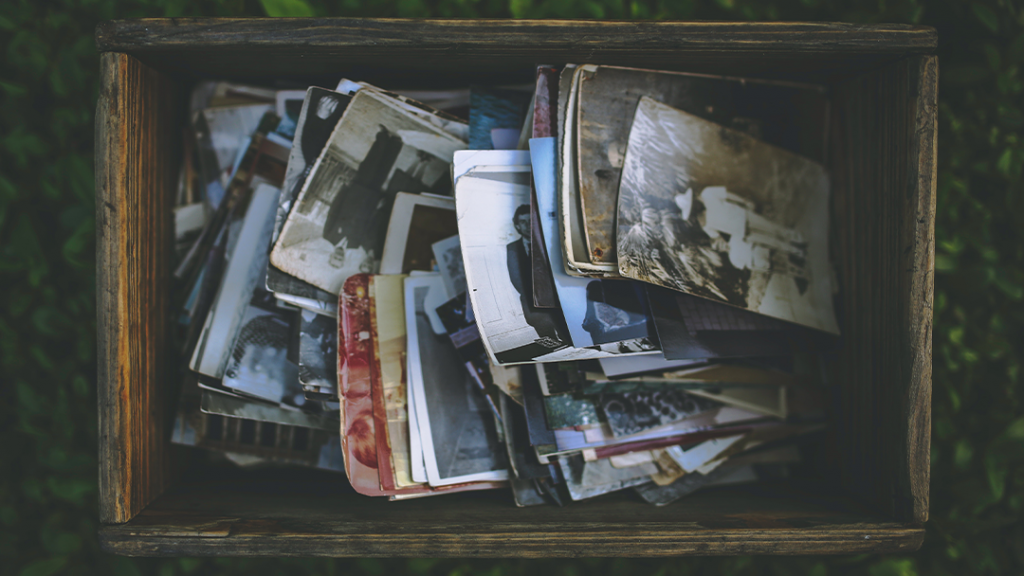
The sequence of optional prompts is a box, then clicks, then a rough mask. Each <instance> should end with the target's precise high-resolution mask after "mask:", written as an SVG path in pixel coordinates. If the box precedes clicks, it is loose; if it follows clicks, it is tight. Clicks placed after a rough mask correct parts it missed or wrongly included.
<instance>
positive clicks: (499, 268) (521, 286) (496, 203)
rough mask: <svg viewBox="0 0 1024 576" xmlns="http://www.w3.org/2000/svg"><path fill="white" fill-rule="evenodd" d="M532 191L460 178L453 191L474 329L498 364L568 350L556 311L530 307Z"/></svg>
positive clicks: (497, 183)
mask: <svg viewBox="0 0 1024 576" xmlns="http://www.w3.org/2000/svg"><path fill="white" fill-rule="evenodd" d="M529 202H530V188H529V187H528V186H522V185H517V184H509V183H504V182H497V181H493V180H483V179H478V178H472V177H469V176H463V177H462V178H459V180H458V186H457V187H456V207H457V211H458V219H459V238H460V240H461V241H462V255H463V261H464V263H465V266H466V281H467V284H468V286H469V292H470V295H471V298H472V301H473V311H474V314H475V315H476V317H477V324H478V326H479V327H480V331H481V333H482V336H483V338H484V341H485V345H486V346H487V347H488V350H489V352H490V353H491V354H492V355H493V356H494V360H495V361H496V363H498V364H515V363H523V362H530V361H532V360H534V359H537V358H542V357H544V356H549V355H550V354H551V353H552V352H556V351H561V350H564V349H567V348H569V342H571V341H570V340H569V339H568V337H567V336H565V335H564V334H567V332H566V330H565V327H564V324H562V323H563V322H564V320H563V319H562V317H561V314H560V312H559V311H558V310H557V309H544V308H537V307H536V306H534V303H533V276H532V274H533V262H532V259H531V258H530V238H531V234H530V204H529Z"/></svg>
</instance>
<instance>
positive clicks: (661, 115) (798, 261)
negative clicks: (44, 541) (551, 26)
mask: <svg viewBox="0 0 1024 576" xmlns="http://www.w3.org/2000/svg"><path fill="white" fill-rule="evenodd" d="M531 72H532V74H527V76H526V77H527V79H531V78H530V76H531V75H532V80H533V81H532V82H528V83H524V84H510V85H506V86H468V87H454V88H452V89H445V90H417V91H402V90H398V91H389V90H385V89H382V88H379V87H377V86H374V85H371V84H368V83H364V82H359V81H353V80H348V79H343V80H341V81H340V82H339V83H338V84H337V85H336V86H331V87H308V88H306V89H304V90H303V89H301V87H300V89H298V90H293V89H287V90H280V89H269V88H259V87H252V86H244V85H238V84H231V83H226V82H207V83H202V84H200V85H198V86H197V87H196V89H195V90H194V92H193V95H192V102H191V106H192V108H191V111H190V118H189V120H190V122H189V125H188V126H186V127H185V129H184V137H183V142H184V150H183V159H184V160H183V166H182V170H181V177H180V179H179V185H178V198H177V207H176V208H175V224H176V245H175V249H176V251H177V268H176V269H175V270H174V273H173V280H174V282H175V288H176V290H175V292H174V294H175V301H174V302H173V305H174V306H175V310H176V314H178V316H177V320H178V322H177V336H178V342H179V343H180V347H181V351H182V354H183V357H184V361H185V363H186V364H187V366H188V367H189V368H190V370H188V371H187V374H186V375H185V378H184V384H183V387H182V393H181V399H180V401H179V407H178V415H177V418H176V421H175V425H174V429H173V432H172V435H173V436H172V439H173V441H174V442H176V443H179V444H185V445H190V446H196V447H200V448H206V449H208V450H211V451H215V452H217V453H219V454H220V455H222V456H223V457H224V458H227V459H229V460H231V461H233V462H234V463H235V464H238V465H240V466H247V467H252V466H268V465H275V464H278V465H280V464H286V465H305V466H311V467H316V468H321V469H327V470H335V471H338V472H342V471H343V472H344V474H345V475H346V476H347V480H348V483H349V484H350V485H351V488H352V489H354V490H355V491H356V492H358V493H360V494H363V495H366V496H379V497H388V498H390V499H391V500H403V499H409V498H419V497H425V496H433V495H442V494H448V493H454V492H465V491H476V490H493V489H504V490H510V492H511V495H512V498H511V499H510V501H514V503H515V504H516V505H518V506H533V505H543V504H551V505H557V506H564V505H568V504H569V503H571V502H572V501H576V500H586V499H591V498H595V497H598V496H602V495H605V494H610V493H621V492H623V491H625V492H626V494H627V496H628V497H630V498H634V499H638V500H641V501H645V502H648V503H651V504H655V505H665V504H669V503H671V502H674V501H676V500H678V499H680V498H682V497H684V496H687V495H689V494H691V493H693V492H695V491H697V490H699V489H701V488H705V487H710V486H719V485H724V484H735V483H750V482H758V481H764V480H775V479H778V478H785V477H786V476H787V475H789V474H790V473H791V471H792V470H795V469H796V468H794V466H799V465H800V464H801V461H802V460H805V458H806V455H807V454H808V453H809V452H808V450H807V446H808V445H813V443H814V438H815V436H816V435H819V434H821V433H822V431H824V430H825V429H826V427H827V421H826V411H825V403H824V397H825V394H824V392H825V391H826V390H827V387H826V385H827V382H826V379H827V372H826V370H825V369H824V358H826V357H827V356H829V355H831V354H834V353H835V351H836V350H837V348H838V346H839V328H838V324H837V320H836V314H835V311H834V309H833V302H834V298H835V296H836V293H837V291H838V286H837V281H836V278H835V275H834V273H833V268H832V264H831V263H830V260H829V200H830V195H829V178H828V174H827V172H826V170H825V169H824V167H823V165H822V163H823V162H824V160H825V154H826V147H825V144H826V141H827V127H828V121H827V118H828V98H827V93H826V92H825V90H824V89H823V88H821V87H819V86H814V85H804V84H795V83H782V82H768V81H761V80H755V79H749V78H729V77H721V76H708V75H695V74H687V73H680V72H672V71H656V70H641V69H633V68H622V67H615V66H601V65H589V64H588V65H581V66H576V65H572V64H567V65H565V66H559V67H555V66H547V65H541V66H537V67H536V69H535V70H533V71H531ZM695 497H696V496H695Z"/></svg>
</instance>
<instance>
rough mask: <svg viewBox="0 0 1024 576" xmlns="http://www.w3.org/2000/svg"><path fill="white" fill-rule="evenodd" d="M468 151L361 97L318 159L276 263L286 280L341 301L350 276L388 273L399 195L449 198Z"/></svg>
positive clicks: (379, 100)
mask: <svg viewBox="0 0 1024 576" xmlns="http://www.w3.org/2000/svg"><path fill="white" fill-rule="evenodd" d="M464 148H465V143H464V142H463V141H461V140H459V139H457V138H455V137H453V136H451V135H449V134H448V133H446V132H444V131H442V130H440V129H438V128H436V127H435V126H433V125H431V124H430V123H428V122H426V121H424V120H422V119H420V118H417V117H415V116H413V115H412V114H411V113H409V112H408V111H406V110H404V109H402V108H401V107H398V106H396V105H395V104H394V103H393V101H392V99H390V98H389V97H387V96H384V95H381V94H378V93H375V92H373V91H368V90H361V91H359V92H357V93H356V94H355V95H354V96H353V97H352V99H351V101H350V102H349V105H348V107H347V108H346V110H345V113H344V114H343V115H342V117H341V119H340V120H339V121H338V125H337V126H336V127H335V129H334V130H333V131H332V132H331V135H330V138H329V142H328V143H327V145H326V146H325V149H324V150H323V152H322V153H321V154H320V156H319V157H318V158H317V160H316V163H315V164H314V166H313V168H312V170H311V172H310V175H309V178H308V179H307V181H306V183H305V185H304V186H303V188H302V191H301V192H300V193H299V197H298V198H297V199H296V201H295V207H294V209H293V210H292V211H291V213H290V214H289V215H288V218H287V220H286V222H285V224H284V227H283V228H282V230H281V235H280V238H278V240H277V242H276V243H275V245H274V249H273V251H272V252H271V255H270V260H271V262H272V263H273V264H274V266H275V267H277V268H278V269H280V270H281V271H283V272H287V273H288V274H291V275H293V276H296V277H298V278H301V279H302V280H305V281H306V282H309V283H311V284H313V285H315V286H317V287H319V288H321V289H323V290H325V291H327V292H330V293H334V294H336V293H338V292H340V291H341V287H342V285H343V284H344V282H345V279H347V278H348V277H349V276H351V275H353V274H358V273H367V272H368V273H372V272H375V271H376V270H377V269H378V267H379V266H380V260H381V257H382V252H383V249H384V243H385V242H384V241H385V238H386V236H387V226H388V221H389V219H390V216H391V209H392V206H393V205H394V200H395V196H396V195H397V194H398V193H399V192H408V193H412V194H418V193H421V192H426V191H431V192H441V193H444V192H447V191H450V189H451V178H450V176H448V175H447V173H448V172H449V169H448V167H449V163H450V162H451V159H452V156H453V155H454V153H455V151H456V150H462V149H464Z"/></svg>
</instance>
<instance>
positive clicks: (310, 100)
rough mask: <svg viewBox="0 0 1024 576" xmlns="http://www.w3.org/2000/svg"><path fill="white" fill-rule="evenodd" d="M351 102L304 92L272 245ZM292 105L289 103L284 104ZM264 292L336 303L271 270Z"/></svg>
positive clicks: (320, 91) (346, 98) (323, 93)
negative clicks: (266, 290) (304, 95)
mask: <svg viewBox="0 0 1024 576" xmlns="http://www.w3.org/2000/svg"><path fill="white" fill-rule="evenodd" d="M350 100H351V98H350V97H349V96H347V95H345V94H341V93H338V92H332V91H331V90H325V89H323V88H315V87H314V88H310V89H309V90H307V91H306V97H305V100H303V101H302V108H301V110H300V111H299V114H298V119H297V122H296V127H295V135H294V139H293V141H292V149H291V153H290V154H289V156H288V169H287V171H286V172H285V175H284V185H283V186H282V188H281V198H280V202H279V204H278V207H277V216H276V217H275V219H274V236H273V239H272V240H271V242H272V243H276V242H277V239H278V237H279V236H280V235H281V229H282V228H283V227H284V223H285V221H286V220H287V219H288V214H289V213H291V210H292V206H293V205H294V203H295V199H296V198H297V197H298V196H299V192H300V191H301V190H302V186H303V185H304V184H305V183H306V179H307V178H308V177H309V173H310V171H312V169H313V164H314V163H315V162H316V159H317V158H318V157H319V156H320V153H321V152H323V149H324V146H326V145H327V140H328V139H329V138H330V136H331V132H332V131H333V130H334V127H335V126H336V125H337V124H338V120H340V119H341V116H342V114H344V112H345V108H346V107H347V106H348V103H349V101H350ZM292 102H293V101H290V100H289V101H288V102H286V104H290V103H292ZM283 121H284V120H283V119H282V122H283ZM271 248H273V245H271ZM267 289H268V290H271V291H273V292H278V293H282V294H290V295H293V296H298V297H302V298H309V299H313V300H317V301H322V302H333V303H335V304H336V303H337V298H336V296H335V295H333V294H330V293H328V292H325V291H323V290H320V289H318V288H317V287H315V286H313V285H312V284H309V283H308V282H304V281H302V280H299V279H298V278H296V277H294V276H291V275H288V274H285V273H283V272H281V271H280V270H277V269H276V268H274V267H270V268H269V269H268V270H267Z"/></svg>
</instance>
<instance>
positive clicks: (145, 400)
mask: <svg viewBox="0 0 1024 576" xmlns="http://www.w3.org/2000/svg"><path fill="white" fill-rule="evenodd" d="M96 39H97V44H98V46H99V50H100V52H101V56H100V60H101V64H100V65H101V84H100V94H99V102H98V104H97V114H96V199H97V201H96V210H97V222H98V224H97V231H98V251H97V252H98V258H97V280H98V290H97V292H98V320H99V321H98V335H97V336H98V340H99V364H100V368H99V419H100V447H99V454H100V458H99V460H100V518H101V520H102V523H103V527H102V528H101V529H100V534H99V535H100V540H101V542H102V544H103V547H104V549H106V550H108V551H111V552H115V553H119V554H131V555H273V556H278V555H296V556H299V555H329V556H521V557H535V556H581V555H583V556H647V555H652V556H653V555H683V554H765V553H770V554H803V553H853V552H858V553H859V552H894V551H903V552H906V551H911V550H914V549H916V548H918V547H919V546H920V545H921V542H922V539H923V537H924V529H923V527H922V524H923V523H924V522H925V521H926V520H927V518H928V465H929V462H928V460H929V432H930V396H931V365H932V358H931V354H932V343H931V338H932V333H931V322H932V285H933V280H932V273H933V270H934V210H935V182H936V180H935V178H936V166H935V159H936V103H937V100H936V89H937V83H936V80H937V65H938V63H937V59H936V57H935V56H933V55H931V54H932V52H933V51H934V49H935V47H936V43H937V38H936V33H935V31H934V30H933V29H931V28H925V27H915V26H903V25H879V26H854V25H846V24H827V23H826V24H816V23H772V24H757V23H713V22H692V23H691V22H599V21H529V20H519V21H494V20H486V21H473V20H347V19H246V20H233V19H224V20H220V19H218V20H189V19H177V20H174V19H153V20H131V21H116V22H107V23H103V24H101V25H100V26H99V27H98V28H97V31H96ZM566 62H575V63H587V62H593V63H605V64H620V65H629V66H635V67H642V68H654V69H675V70H683V71H690V72H700V73H709V74H721V75H730V76H755V77H765V78H775V79H792V80H800V81H809V82H817V83H822V84H825V85H827V86H828V87H829V89H830V90H831V98H832V104H831V112H830V114H831V121H830V126H829V133H830V144H829V151H828V156H829V162H828V168H829V169H830V171H831V175H832V178H833V193H834V196H833V225H832V227H833V246H832V248H833V252H834V263H835V266H836V269H837V273H838V276H839V278H840V282H841V285H842V293H841V299H840V300H841V301H840V305H839V314H840V318H841V323H842V330H843V348H842V351H841V352H840V353H839V354H838V355H836V357H835V358H833V359H832V365H831V367H830V369H831V374H832V383H831V387H830V390H829V392H830V408H831V412H832V414H831V417H832V426H831V428H830V431H829V432H828V434H827V437H826V438H825V440H824V444H825V445H824V446H823V447H822V449H821V450H820V451H819V455H820V457H819V458H817V459H816V461H815V462H812V464H813V465H814V466H815V468H816V469H817V470H818V471H819V474H818V477H819V478H820V480H815V481H811V480H790V481H784V482H780V483H771V484H759V485H756V486H746V487H743V486H737V487H722V488H718V489H712V490H707V491H704V492H701V493H699V495H696V496H694V497H690V498H687V499H685V500H683V501H680V502H678V503H676V504H674V505H670V506H667V507H663V508H656V507H653V506H649V505H646V504H644V503H642V502H640V501H639V499H637V498H635V497H631V495H630V494H620V495H613V496H611V497H608V498H604V499H600V500H598V501H595V502H584V503H576V504H573V505H572V506H569V507H567V508H564V509H558V508H554V507H536V508H525V509H518V508H516V507H515V506H514V505H513V503H512V501H511V497H510V496H508V495H507V494H505V493H503V492H493V493H480V494H473V495H451V496H443V497H436V498H427V499H422V500H412V501H406V502H388V501H386V500H384V499H370V498H365V497H363V496H359V495H357V494H354V493H352V492H351V491H346V490H344V489H343V487H344V484H345V483H344V481H341V480H340V479H339V478H337V477H336V476H332V475H326V474H317V473H313V472H304V471H301V470H277V471H263V472H250V473H245V474H240V473H233V472H231V471H230V470H228V471H224V470H217V469H208V468H202V467H199V468H196V467H195V466H192V467H191V468H188V470H187V471H184V472H183V470H184V469H185V468H186V467H188V466H189V464H188V458H187V454H186V455H184V456H183V454H182V452H187V449H181V448H177V447H172V446H171V445H170V444H169V441H168V437H169V426H170V421H171V416H172V415H173V413H174V408H175V407H174V402H175V398H174V397H173V389H174V382H173V380H174V379H175V377H174V375H175V374H176V373H177V370H178V366H177V364H176V363H177V362H179V360H178V357H177V355H176V354H175V351H173V350H171V349H170V347H169V346H168V343H169V338H168V331H169V328H170V322H171V317H172V312H171V311H170V310H169V306H168V302H169V290H170V281H169V270H170V267H171V262H170V255H171V250H170V247H171V243H172V240H173V238H172V236H173V229H172V216H171V215H172V211H171V208H172V204H171V203H172V196H173V190H174V183H175V181H176V177H177V169H178V162H179V158H178V156H179V155H180V153H179V150H180V149H181V143H180V138H181V126H182V122H183V120H184V117H185V112H186V110H187V94H188V90H189V88H190V86H191V85H192V83H194V82H195V81H196V80H197V79H204V78H224V79H235V80H242V81H250V82H257V83H258V82H261V81H263V82H270V81H272V80H273V79H289V80H296V81H309V82H317V83H320V84H321V85H325V86H331V85H333V83H334V82H336V81H337V80H338V78H340V77H342V76H345V77H348V78H352V79H359V80H366V81H369V82H372V83H374V84H377V85H379V86H382V87H388V88H433V87H438V88H439V87H455V86H460V87H461V86H466V85H469V84H488V83H501V84H510V83H519V82H530V81H531V80H532V74H533V66H534V65H535V64H538V63H547V64H562V63H566Z"/></svg>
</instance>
